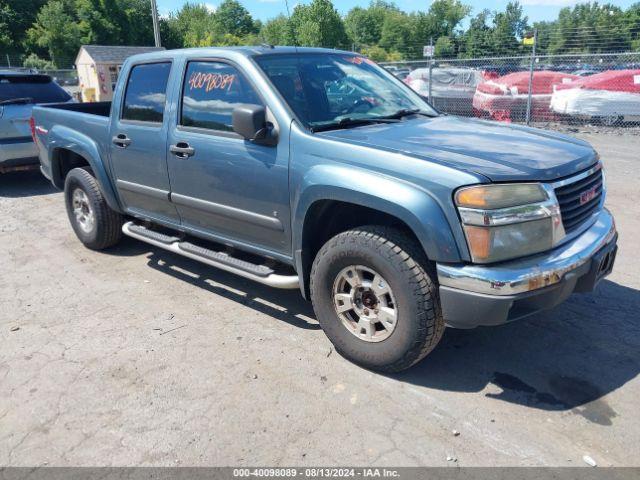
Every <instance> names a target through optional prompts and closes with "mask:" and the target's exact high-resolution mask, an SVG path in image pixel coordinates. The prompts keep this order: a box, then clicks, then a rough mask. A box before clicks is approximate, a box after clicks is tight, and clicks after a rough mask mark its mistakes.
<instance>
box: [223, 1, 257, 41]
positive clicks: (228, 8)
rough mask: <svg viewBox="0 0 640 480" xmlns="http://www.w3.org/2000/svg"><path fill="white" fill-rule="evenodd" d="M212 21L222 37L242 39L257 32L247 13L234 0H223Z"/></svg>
mask: <svg viewBox="0 0 640 480" xmlns="http://www.w3.org/2000/svg"><path fill="white" fill-rule="evenodd" d="M213 19H214V27H215V29H216V31H217V32H219V33H221V34H223V35H224V34H231V35H235V36H236V37H242V36H245V35H248V34H250V33H257V32H258V28H256V24H255V22H254V21H253V18H252V17H251V14H250V13H249V11H248V10H247V9H246V8H244V7H243V6H242V5H241V4H240V3H239V2H237V1H236V0H224V1H223V2H222V3H221V4H220V6H219V7H218V9H217V10H216V12H215V14H214V16H213Z"/></svg>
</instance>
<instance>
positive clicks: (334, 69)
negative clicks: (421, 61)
mask: <svg viewBox="0 0 640 480" xmlns="http://www.w3.org/2000/svg"><path fill="white" fill-rule="evenodd" d="M255 60H256V62H257V63H258V65H259V66H260V68H262V70H263V71H264V72H265V73H266V74H267V76H268V77H269V79H270V80H271V82H272V83H273V85H274V86H275V87H276V88H277V89H278V91H279V92H280V94H281V95H282V96H283V97H284V99H285V100H286V101H287V103H288V104H289V106H290V107H291V109H292V110H293V111H294V112H295V113H296V115H297V116H298V117H299V118H300V120H302V121H303V122H304V123H305V124H306V125H307V126H308V127H311V128H312V129H316V128H318V127H322V126H327V125H334V124H335V125H338V124H344V125H347V124H350V123H351V124H355V123H358V122H359V121H360V122H366V121H369V120H370V121H375V120H376V119H380V120H381V121H382V120H383V119H384V118H385V117H390V116H391V117H394V116H398V115H403V114H406V113H423V114H426V115H437V113H436V111H435V110H433V109H432V108H431V107H430V106H429V104H427V103H426V102H425V101H424V100H422V98H421V97H420V96H419V95H417V94H416V93H414V92H413V91H411V90H410V89H409V87H405V86H404V85H402V84H401V83H400V82H399V81H398V80H396V79H395V78H393V76H392V75H391V74H389V73H388V72H386V71H384V70H383V69H382V68H380V67H378V66H377V65H376V64H375V63H374V62H372V61H371V60H369V59H367V58H365V57H362V56H360V55H355V54H354V55H349V54H344V53H335V54H333V53H322V54H318V53H307V54H298V55H263V56H259V57H256V58H255Z"/></svg>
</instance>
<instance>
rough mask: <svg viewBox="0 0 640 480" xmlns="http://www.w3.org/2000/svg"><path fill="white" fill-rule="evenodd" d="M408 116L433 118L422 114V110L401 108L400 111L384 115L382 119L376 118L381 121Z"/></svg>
mask: <svg viewBox="0 0 640 480" xmlns="http://www.w3.org/2000/svg"><path fill="white" fill-rule="evenodd" d="M409 115H424V116H425V117H433V116H434V115H431V114H429V113H427V112H424V111H422V110H420V109H419V108H401V109H400V110H398V111H397V112H395V113H392V114H391V115H385V116H383V117H378V118H383V119H399V118H402V117H408V116H409Z"/></svg>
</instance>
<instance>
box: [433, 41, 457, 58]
mask: <svg viewBox="0 0 640 480" xmlns="http://www.w3.org/2000/svg"><path fill="white" fill-rule="evenodd" d="M455 53H456V46H455V44H454V43H453V40H451V37H440V38H438V40H437V41H436V44H435V46H434V55H435V56H436V57H439V58H447V57H453V56H455Z"/></svg>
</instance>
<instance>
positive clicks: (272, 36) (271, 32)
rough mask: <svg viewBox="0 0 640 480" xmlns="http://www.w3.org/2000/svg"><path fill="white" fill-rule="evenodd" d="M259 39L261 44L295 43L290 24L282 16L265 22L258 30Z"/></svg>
mask: <svg viewBox="0 0 640 480" xmlns="http://www.w3.org/2000/svg"><path fill="white" fill-rule="evenodd" d="M260 37H261V39H262V41H263V42H266V43H269V44H271V45H293V44H294V43H295V41H294V36H293V29H292V26H291V23H290V22H289V19H288V18H287V17H285V16H284V15H278V16H277V17H275V18H272V19H271V20H269V21H267V22H266V23H265V24H264V25H263V26H262V29H261V30H260Z"/></svg>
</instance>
